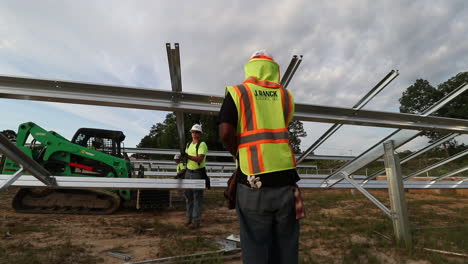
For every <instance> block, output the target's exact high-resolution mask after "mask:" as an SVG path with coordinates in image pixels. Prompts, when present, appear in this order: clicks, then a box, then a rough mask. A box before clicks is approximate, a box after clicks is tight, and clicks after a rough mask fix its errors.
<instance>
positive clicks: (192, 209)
mask: <svg viewBox="0 0 468 264" xmlns="http://www.w3.org/2000/svg"><path fill="white" fill-rule="evenodd" d="M190 133H191V135H192V141H191V142H189V143H188V144H187V146H186V148H185V158H186V159H187V170H186V172H185V177H184V178H185V179H206V178H207V175H206V169H205V166H206V154H207V153H208V146H207V145H206V143H205V142H203V141H202V140H201V136H202V134H203V130H202V126H201V125H200V124H195V125H193V126H192V128H191V129H190ZM185 199H186V222H185V225H186V226H188V227H191V228H198V227H200V218H201V214H202V207H203V190H197V189H187V190H186V191H185Z"/></svg>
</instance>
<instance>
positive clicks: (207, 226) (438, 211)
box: [0, 189, 468, 264]
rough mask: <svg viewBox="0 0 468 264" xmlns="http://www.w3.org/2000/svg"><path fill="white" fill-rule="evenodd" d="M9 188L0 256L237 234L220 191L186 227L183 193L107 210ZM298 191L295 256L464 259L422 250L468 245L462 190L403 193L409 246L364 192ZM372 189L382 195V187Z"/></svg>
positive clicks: (202, 241)
mask: <svg viewBox="0 0 468 264" xmlns="http://www.w3.org/2000/svg"><path fill="white" fill-rule="evenodd" d="M15 191H16V190H15V189H10V190H8V191H7V192H4V193H0V223H1V224H0V244H1V246H0V255H3V257H0V263H104V264H111V263H124V262H125V261H123V260H120V259H117V258H115V257H111V256H107V255H106V253H107V252H109V251H118V252H122V253H125V254H127V255H130V256H132V259H131V260H130V261H129V262H132V261H142V260H148V259H155V258H160V257H169V256H174V255H182V254H194V253H198V252H206V251H212V250H216V249H217V247H216V245H215V244H214V243H213V240H214V239H215V238H221V237H227V236H228V235H230V234H239V228H238V224H237V220H236V215H235V211H233V210H227V209H225V208H224V206H223V198H222V194H221V191H208V192H206V193H205V199H206V203H205V212H204V216H203V221H202V226H201V227H200V228H199V229H189V228H186V227H184V225H183V222H184V205H183V201H179V202H175V203H174V204H173V205H174V207H173V208H171V209H167V210H159V211H144V212H136V211H128V210H127V211H120V212H118V213H116V214H114V215H106V216H93V215H64V214H20V213H16V212H15V211H14V210H13V209H12V208H11V206H10V204H11V199H12V197H13V195H14V193H15ZM303 195H304V199H305V202H306V210H307V211H306V213H307V218H306V219H304V220H301V221H302V222H301V241H300V247H301V251H300V257H301V263H413V264H427V263H468V259H467V258H463V257H462V258H460V257H451V256H445V255H440V254H437V253H429V252H427V251H424V250H422V248H424V247H426V248H433V249H442V250H447V251H451V252H458V253H464V254H467V253H468V252H467V251H468V250H467V249H468V241H467V237H468V236H467V234H468V197H466V196H459V195H453V194H448V195H444V194H425V193H408V194H407V199H408V208H409V212H410V221H411V223H412V230H413V240H414V242H413V243H414V250H413V251H412V252H410V253H408V252H407V251H405V250H404V249H400V248H398V247H397V246H396V245H395V242H394V241H393V231H392V230H393V229H392V224H391V221H390V220H389V219H388V218H387V217H386V216H385V215H384V214H383V213H382V212H381V211H380V210H379V209H378V208H377V207H376V206H374V205H373V204H372V203H370V202H369V201H368V200H367V199H366V198H364V197H363V196H362V195H360V194H352V193H351V192H350V191H349V190H347V191H341V192H336V191H304V194H303ZM375 195H376V196H377V197H378V198H379V199H381V200H382V201H383V202H384V203H387V201H386V193H385V192H377V193H376V194H375ZM387 206H388V203H387ZM426 227H427V229H425V228H426ZM434 230H435V231H434ZM465 261H466V262H465ZM203 263H206V262H203ZM210 263H241V261H240V259H239V258H235V259H232V260H225V261H224V262H223V261H222V260H219V259H218V260H213V261H212V262H210Z"/></svg>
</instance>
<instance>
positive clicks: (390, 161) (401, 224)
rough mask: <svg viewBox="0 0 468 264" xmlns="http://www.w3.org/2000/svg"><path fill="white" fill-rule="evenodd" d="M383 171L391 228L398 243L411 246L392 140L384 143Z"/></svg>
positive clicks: (399, 172)
mask: <svg viewBox="0 0 468 264" xmlns="http://www.w3.org/2000/svg"><path fill="white" fill-rule="evenodd" d="M383 147H384V151H385V154H384V161H385V171H386V173H387V182H388V195H389V197H390V208H391V210H392V217H391V218H392V222H393V230H394V232H395V237H396V239H397V243H398V244H405V246H406V248H411V235H410V225H409V219H408V209H407V205H406V198H405V191H404V189H403V180H402V174H401V167H400V161H399V159H398V156H397V155H396V154H395V148H394V146H393V141H387V142H385V143H384V146H383Z"/></svg>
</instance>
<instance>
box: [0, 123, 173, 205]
mask: <svg viewBox="0 0 468 264" xmlns="http://www.w3.org/2000/svg"><path fill="white" fill-rule="evenodd" d="M30 137H32V140H31V142H30V143H26V142H27V141H28V139H29V138H30ZM9 138H10V140H12V141H14V137H13V136H12V135H11V131H10V132H9ZM124 139H125V135H124V134H123V133H122V132H121V131H113V130H102V129H94V128H80V129H78V131H77V132H76V133H75V135H74V136H73V138H72V140H71V141H69V140H67V139H66V138H64V137H62V136H61V135H59V134H58V133H56V132H54V131H47V130H44V129H43V128H41V127H40V126H38V125H36V124H34V123H32V122H28V123H23V124H21V125H20V126H19V128H18V133H17V136H16V146H17V147H18V148H20V149H21V150H22V151H23V152H24V153H26V154H27V155H29V156H30V157H31V158H33V159H34V160H35V161H37V162H38V163H39V164H41V165H42V166H43V167H44V168H45V169H47V170H48V171H49V172H50V173H51V174H52V175H54V176H74V177H116V178H132V177H135V175H134V173H133V168H132V164H131V162H130V160H129V158H128V156H127V155H126V153H122V149H121V147H122V146H121V145H122V142H123V140H124ZM19 169H20V167H19V166H18V164H16V163H15V162H13V161H12V160H10V159H8V158H4V161H3V162H2V161H0V172H1V173H2V174H14V173H15V172H16V171H17V170H19ZM139 177H142V176H141V175H140V176H139ZM136 193H137V191H131V190H112V191H104V190H102V191H101V190H90V189H52V188H21V189H19V190H18V192H17V193H16V195H15V197H14V198H13V208H14V209H15V210H16V211H18V212H26V213H72V214H112V213H114V212H115V211H116V210H117V209H119V208H120V207H121V205H123V206H125V207H133V206H135V204H136V197H137V195H136ZM139 203H140V208H162V207H165V206H167V205H168V204H169V191H167V190H141V191H140V195H139Z"/></svg>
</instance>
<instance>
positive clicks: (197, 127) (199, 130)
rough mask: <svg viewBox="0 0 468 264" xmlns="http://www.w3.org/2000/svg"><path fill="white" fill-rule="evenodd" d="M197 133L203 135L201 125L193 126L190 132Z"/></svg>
mask: <svg viewBox="0 0 468 264" xmlns="http://www.w3.org/2000/svg"><path fill="white" fill-rule="evenodd" d="M195 131H198V132H200V133H203V130H202V127H201V125H199V124H195V125H193V126H192V128H191V129H190V132H195Z"/></svg>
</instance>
